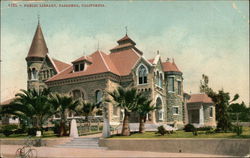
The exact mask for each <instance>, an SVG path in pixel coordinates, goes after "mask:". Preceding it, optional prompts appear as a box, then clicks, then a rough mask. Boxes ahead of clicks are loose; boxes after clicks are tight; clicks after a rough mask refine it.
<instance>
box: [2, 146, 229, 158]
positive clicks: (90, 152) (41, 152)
mask: <svg viewBox="0 0 250 158" xmlns="http://www.w3.org/2000/svg"><path fill="white" fill-rule="evenodd" d="M19 147H21V146H19V145H2V146H1V151H2V154H3V156H5V157H7V158H11V157H14V153H15V152H16V150H17V149H18V148H19ZM36 149H37V151H38V157H39V158H80V157H102V158H105V157H109V158H110V157H137V158H139V157H154V158H156V157H223V156H221V155H206V154H191V153H161V152H142V151H119V150H105V149H76V148H57V147H37V148H36ZM224 157H229V156H224Z"/></svg>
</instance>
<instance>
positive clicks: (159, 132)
mask: <svg viewBox="0 0 250 158" xmlns="http://www.w3.org/2000/svg"><path fill="white" fill-rule="evenodd" d="M157 129H158V131H157V132H156V133H158V134H160V135H162V136H164V135H165V134H166V133H167V130H166V129H165V128H164V126H159V127H158V128H157Z"/></svg>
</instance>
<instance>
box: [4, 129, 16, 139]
mask: <svg viewBox="0 0 250 158" xmlns="http://www.w3.org/2000/svg"><path fill="white" fill-rule="evenodd" d="M13 133H14V132H13V131H11V130H6V129H5V130H3V134H4V135H5V136H6V137H8V136H10V135H11V134H13Z"/></svg>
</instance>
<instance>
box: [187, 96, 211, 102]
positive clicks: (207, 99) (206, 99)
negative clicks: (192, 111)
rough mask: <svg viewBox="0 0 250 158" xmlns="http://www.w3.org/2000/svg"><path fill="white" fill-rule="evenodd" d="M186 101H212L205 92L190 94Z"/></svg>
mask: <svg viewBox="0 0 250 158" xmlns="http://www.w3.org/2000/svg"><path fill="white" fill-rule="evenodd" d="M190 96H191V97H190V99H189V100H188V101H187V103H213V101H212V99H211V98H210V97H209V96H208V95H207V94H191V95H190Z"/></svg>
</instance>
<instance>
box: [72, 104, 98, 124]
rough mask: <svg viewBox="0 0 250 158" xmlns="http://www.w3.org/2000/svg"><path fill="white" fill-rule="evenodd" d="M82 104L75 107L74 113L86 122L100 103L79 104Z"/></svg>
mask: <svg viewBox="0 0 250 158" xmlns="http://www.w3.org/2000/svg"><path fill="white" fill-rule="evenodd" d="M81 103H82V104H81V105H80V106H78V107H77V110H76V113H77V114H80V115H84V116H85V121H88V118H89V116H90V115H91V114H93V113H94V111H95V109H97V108H99V107H100V104H101V102H99V103H97V104H95V103H89V102H84V101H82V102H81Z"/></svg>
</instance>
